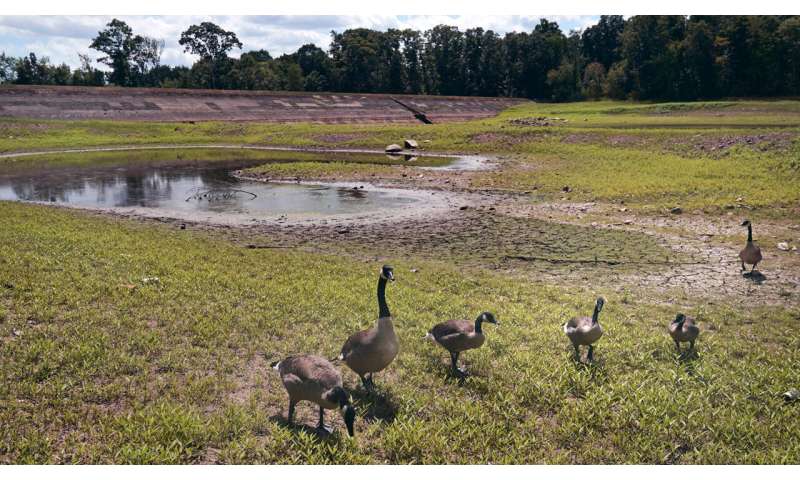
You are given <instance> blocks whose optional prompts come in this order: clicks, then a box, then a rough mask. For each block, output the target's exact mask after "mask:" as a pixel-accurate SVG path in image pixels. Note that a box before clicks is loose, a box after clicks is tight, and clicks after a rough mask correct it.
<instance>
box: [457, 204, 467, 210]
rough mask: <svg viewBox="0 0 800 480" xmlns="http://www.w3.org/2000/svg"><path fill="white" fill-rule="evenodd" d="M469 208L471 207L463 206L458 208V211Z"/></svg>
mask: <svg viewBox="0 0 800 480" xmlns="http://www.w3.org/2000/svg"><path fill="white" fill-rule="evenodd" d="M468 208H469V207H468V206H466V205H461V206H460V207H458V209H459V210H466V209H468Z"/></svg>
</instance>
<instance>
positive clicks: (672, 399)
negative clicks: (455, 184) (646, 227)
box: [0, 202, 800, 463]
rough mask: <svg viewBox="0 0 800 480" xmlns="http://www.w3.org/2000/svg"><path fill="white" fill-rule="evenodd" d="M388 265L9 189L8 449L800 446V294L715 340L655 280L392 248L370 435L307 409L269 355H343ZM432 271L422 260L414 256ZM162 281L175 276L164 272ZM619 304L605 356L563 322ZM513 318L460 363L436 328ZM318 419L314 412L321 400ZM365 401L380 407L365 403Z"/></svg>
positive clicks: (228, 452) (136, 457)
mask: <svg viewBox="0 0 800 480" xmlns="http://www.w3.org/2000/svg"><path fill="white" fill-rule="evenodd" d="M383 260H384V259H381V261H374V260H373V261H367V262H365V261H360V260H358V259H353V258H351V257H346V256H339V255H322V254H312V253H308V252H304V251H295V250H291V249H290V250H270V249H266V250H250V249H244V248H240V247H237V246H236V245H234V244H232V243H229V242H228V241H226V240H224V239H223V238H221V237H216V236H215V235H213V234H211V233H200V232H196V231H192V230H177V229H171V228H169V227H166V226H153V225H149V224H144V223H139V222H134V221H125V220H116V219H109V218H103V217H100V216H98V215H92V214H87V213H81V212H75V211H70V210H65V209H57V208H47V207H41V206H32V205H22V204H14V203H8V202H0V424H2V426H3V428H2V429H0V463H28V462H37V463H49V462H56V463H59V462H63V463H108V462H113V463H129V462H132V463H192V462H200V461H208V460H213V459H216V460H218V461H220V462H227V463H249V462H268V463H384V462H391V463H444V462H451V463H487V462H492V463H659V462H662V461H674V462H678V463H797V460H798V458H800V433H799V432H800V419H799V418H800V417H798V415H797V408H796V407H797V406H796V405H793V404H784V403H783V400H782V399H781V397H780V394H781V393H782V392H783V391H785V390H787V389H789V388H791V387H796V386H797V385H798V382H800V377H798V373H797V369H796V367H795V365H796V364H797V362H798V361H800V358H798V352H800V336H798V335H797V321H798V319H800V312H798V311H797V310H793V309H789V308H778V307H775V308H750V309H733V308H728V307H726V306H724V305H720V304H716V305H705V306H700V307H697V308H695V309H691V310H690V311H687V313H691V314H693V315H696V316H697V318H698V319H699V321H700V323H701V327H702V329H703V333H702V336H701V339H700V340H699V342H698V356H697V357H696V358H687V359H680V358H679V357H678V356H677V355H676V354H675V353H674V352H673V346H672V343H671V341H670V340H669V338H668V336H667V334H666V330H665V325H666V323H667V322H668V321H669V320H670V319H671V317H672V316H673V315H674V313H675V308H669V309H667V308H665V307H661V306H656V305H654V303H655V302H654V301H653V299H650V298H648V297H646V296H643V295H638V294H635V293H631V292H628V293H616V292H614V291H592V292H588V291H578V290H574V289H573V290H566V289H562V288H559V287H555V286H546V285H542V284H538V283H529V282H520V281H519V280H518V279H515V278H511V277H503V276H501V275H499V274H495V273H490V272H488V271H486V270H479V269H474V270H473V269H464V268H455V267H454V266H452V265H450V264H449V263H444V262H434V261H422V260H420V259H417V258H414V257H409V256H400V255H399V254H398V256H392V255H388V258H385V260H386V261H388V262H391V263H393V264H394V266H395V269H396V276H397V282H395V283H394V284H392V285H391V286H390V287H389V290H388V292H387V297H388V300H389V304H390V306H391V307H392V312H393V314H394V316H395V322H396V323H395V324H396V328H397V331H398V333H399V335H400V338H401V353H400V356H399V357H398V359H397V360H396V361H395V362H394V363H393V364H392V365H391V366H390V367H389V369H388V370H387V372H386V373H383V374H380V375H379V376H377V383H378V385H379V391H380V393H381V399H376V398H368V397H365V396H364V395H363V394H361V393H360V388H358V387H356V384H357V381H356V380H357V379H356V377H355V376H354V375H353V374H352V373H350V372H347V373H346V380H345V383H346V385H347V386H348V387H349V388H350V389H351V391H352V392H353V393H354V398H355V402H356V406H357V408H358V410H359V412H360V416H359V419H358V421H357V424H356V430H357V437H356V438H355V440H353V441H351V440H349V439H348V438H347V437H346V435H343V428H342V427H343V426H342V423H341V420H340V419H339V418H338V416H336V414H335V413H334V414H329V417H328V419H329V420H330V421H333V423H334V424H335V426H336V427H337V433H336V434H335V435H333V436H331V437H329V438H327V439H320V438H318V437H317V436H316V435H314V434H313V433H310V432H306V431H304V430H302V429H300V430H293V429H290V428H288V427H286V426H285V425H284V424H283V423H282V422H281V421H280V419H282V418H283V416H284V415H285V413H286V412H285V409H286V403H287V402H286V396H285V393H284V392H283V390H282V387H281V386H280V383H279V381H278V379H277V377H276V376H275V375H274V372H273V371H271V370H270V369H269V368H268V361H269V360H272V359H278V358H280V357H282V356H283V355H287V354H290V353H294V352H309V353H319V354H323V355H326V356H327V355H331V356H333V355H334V354H335V353H336V352H337V351H338V349H339V348H340V346H341V343H342V342H343V340H344V339H345V338H346V336H347V335H348V334H349V333H350V332H352V331H354V330H356V329H359V328H363V327H365V326H367V325H370V324H371V323H372V322H373V321H374V317H375V313H376V307H375V305H374V303H375V300H374V288H375V285H374V284H375V280H376V278H375V277H376V276H377V272H378V268H379V266H380V264H381V262H382V261H383ZM411 268H415V269H418V270H419V271H418V273H411V272H410V269H411ZM146 277H158V278H159V281H158V282H152V281H151V282H145V281H144V280H143V279H144V278H146ZM598 294H603V295H604V296H605V297H606V299H607V304H606V305H607V306H606V309H605V310H604V312H603V315H602V319H601V323H602V324H603V326H604V329H605V330H606V333H605V335H604V337H603V338H602V339H601V340H600V342H599V344H598V346H597V349H596V360H597V362H596V364H595V365H593V366H591V367H584V366H576V365H575V364H574V363H573V362H572V361H571V360H570V354H571V347H570V346H569V344H568V341H567V340H566V339H565V338H564V336H563V333H562V332H561V330H560V324H561V323H562V322H563V321H564V320H565V319H566V318H568V317H570V316H572V315H575V314H576V313H581V314H587V313H588V312H589V311H590V310H591V308H592V305H593V301H594V298H595V296H596V295H598ZM487 309H488V310H491V311H493V312H495V313H496V314H497V316H498V319H499V320H500V322H501V324H502V325H501V326H500V327H499V328H491V327H492V326H489V327H487V331H488V341H487V344H486V345H485V346H484V347H483V348H481V349H480V350H477V351H473V352H469V353H467V354H465V355H464V357H465V360H466V361H467V363H468V366H469V368H470V369H471V371H472V372H473V373H474V376H473V377H471V378H470V379H469V380H468V381H467V382H466V383H465V384H464V385H459V384H458V383H457V382H455V381H453V380H450V379H448V378H447V373H446V372H447V363H446V362H445V355H444V354H443V352H442V351H441V350H438V349H436V348H434V347H433V346H432V345H430V344H428V343H425V342H423V341H422V338H421V337H422V336H423V335H424V332H425V331H426V329H427V328H428V327H429V326H430V325H432V324H433V323H435V322H438V321H441V320H444V319H447V318H454V317H455V318H459V317H466V318H473V317H475V316H476V315H477V314H478V313H479V312H480V311H483V310H487ZM298 413H299V420H300V421H302V422H304V423H305V424H307V425H310V426H313V424H314V422H315V418H314V417H315V410H314V409H313V408H312V407H311V406H309V405H302V406H301V407H300V409H299V411H298ZM365 416H366V417H367V418H365Z"/></svg>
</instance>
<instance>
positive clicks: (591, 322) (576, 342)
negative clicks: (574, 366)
mask: <svg viewBox="0 0 800 480" xmlns="http://www.w3.org/2000/svg"><path fill="white" fill-rule="evenodd" d="M605 302H606V301H605V299H603V297H600V298H598V299H597V303H595V305H594V313H593V314H592V316H591V318H590V317H574V318H572V319H570V320H569V321H568V322H566V323H564V333H566V334H567V337H568V338H569V339H570V341H572V346H573V347H575V360H576V361H580V359H581V351H580V346H581V345H589V353H588V355H587V359H588V360H589V361H590V362H591V361H592V353H593V347H592V344H593V343H594V342H596V341H597V340H598V339H599V338H600V337H602V336H603V329H602V328H601V327H600V323H599V322H598V321H597V317H598V316H599V315H600V310H602V309H603V304H605Z"/></svg>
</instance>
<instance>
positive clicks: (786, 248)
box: [778, 242, 789, 252]
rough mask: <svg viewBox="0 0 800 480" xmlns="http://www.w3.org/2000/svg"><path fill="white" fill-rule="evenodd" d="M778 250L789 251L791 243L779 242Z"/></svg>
mask: <svg viewBox="0 0 800 480" xmlns="http://www.w3.org/2000/svg"><path fill="white" fill-rule="evenodd" d="M778 250H783V251H784V252H787V251H789V244H788V243H786V242H780V243H779V244H778Z"/></svg>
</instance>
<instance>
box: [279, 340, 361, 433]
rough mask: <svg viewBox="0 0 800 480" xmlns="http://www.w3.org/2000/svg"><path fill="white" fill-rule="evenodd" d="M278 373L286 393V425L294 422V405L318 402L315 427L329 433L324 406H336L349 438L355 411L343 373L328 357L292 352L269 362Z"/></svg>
mask: <svg viewBox="0 0 800 480" xmlns="http://www.w3.org/2000/svg"><path fill="white" fill-rule="evenodd" d="M272 368H274V369H275V370H277V371H278V372H279V373H280V375H281V381H282V382H283V386H284V387H285V388H286V392H287V393H288V394H289V414H288V416H287V420H288V422H289V424H291V423H292V422H293V421H294V406H295V405H297V402H300V401H302V400H308V401H310V402H314V403H316V404H317V405H319V424H318V425H317V428H318V429H320V430H325V431H327V432H329V433H330V432H331V431H332V430H331V429H330V428H329V427H327V426H326V425H325V421H324V416H325V409H326V408H327V409H333V408H339V410H340V411H341V412H342V417H343V418H344V423H345V425H347V433H348V434H349V435H350V436H351V437H352V436H353V435H354V433H353V422H354V421H355V418H356V410H355V408H354V407H353V406H352V405H351V404H350V396H349V395H348V394H347V392H346V391H345V390H344V388H342V375H341V374H340V373H339V370H337V369H336V367H334V366H333V364H332V363H331V362H329V361H328V360H326V359H324V358H322V357H317V356H315V355H295V356H291V357H287V358H286V359H284V360H281V361H280V362H277V363H275V364H273V365H272Z"/></svg>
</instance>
